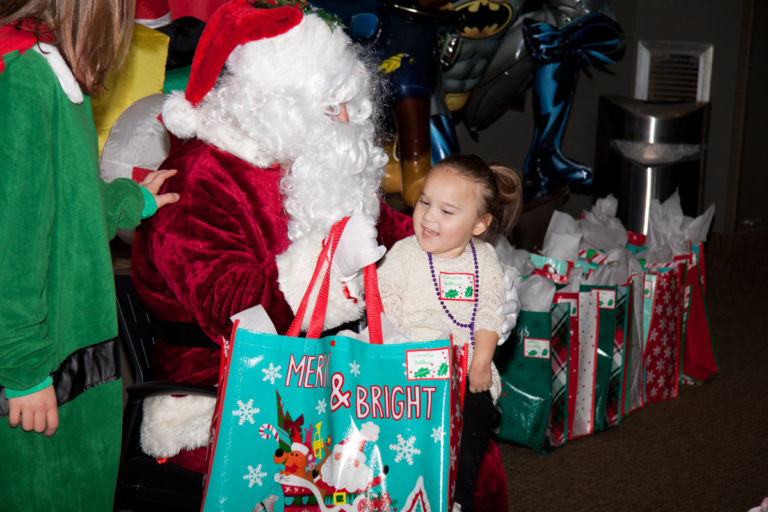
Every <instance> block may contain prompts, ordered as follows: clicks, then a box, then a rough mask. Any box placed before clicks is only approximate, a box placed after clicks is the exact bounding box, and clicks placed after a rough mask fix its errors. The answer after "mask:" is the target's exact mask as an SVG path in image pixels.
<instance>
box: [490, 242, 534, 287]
mask: <svg viewBox="0 0 768 512" xmlns="http://www.w3.org/2000/svg"><path fill="white" fill-rule="evenodd" d="M490 244H491V245H492V246H493V248H494V249H496V257H498V258H499V263H501V266H502V268H504V273H505V274H507V275H508V276H509V277H510V278H511V279H512V281H513V282H514V283H515V286H519V285H520V276H529V275H531V274H533V271H534V270H536V267H535V266H534V265H533V262H532V261H531V254H530V253H529V252H528V251H526V250H525V249H515V247H514V246H513V245H512V244H510V243H509V240H507V238H506V237H505V236H504V235H496V236H494V237H493V238H492V239H491V241H490ZM509 267H511V268H512V269H514V272H511V271H510V270H509Z"/></svg>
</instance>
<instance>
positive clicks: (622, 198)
mask: <svg viewBox="0 0 768 512" xmlns="http://www.w3.org/2000/svg"><path fill="white" fill-rule="evenodd" d="M709 112H710V104H709V103H708V102H669V103H654V102H649V101H643V100H636V99H632V98H625V97H621V96H601V97H600V107H599V114H598V125H597V131H598V133H597V146H596V154H595V177H594V180H595V181H594V191H595V193H596V194H597V196H598V197H605V196H607V195H608V194H609V193H610V194H613V195H614V196H615V197H616V198H617V199H618V203H619V204H618V212H617V216H618V218H619V219H620V220H621V221H622V223H623V224H624V226H625V227H626V228H627V229H628V230H629V231H634V232H636V233H643V234H647V232H648V213H649V208H650V203H651V200H652V199H658V200H659V201H661V202H664V201H665V200H666V199H668V198H669V196H671V195H672V194H673V193H674V192H675V190H677V191H678V193H679V195H680V205H681V207H682V209H683V213H684V214H685V215H687V216H690V217H695V216H698V215H699V213H700V208H701V205H702V203H703V198H702V195H703V191H704V165H705V156H706V144H707V136H708V132H709Z"/></svg>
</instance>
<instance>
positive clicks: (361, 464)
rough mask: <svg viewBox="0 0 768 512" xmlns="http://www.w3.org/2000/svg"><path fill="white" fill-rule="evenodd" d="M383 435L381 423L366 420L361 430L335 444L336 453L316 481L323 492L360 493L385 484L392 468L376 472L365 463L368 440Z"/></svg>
mask: <svg viewBox="0 0 768 512" xmlns="http://www.w3.org/2000/svg"><path fill="white" fill-rule="evenodd" d="M378 439H379V427H378V426H377V425H375V424H374V423H373V422H370V421H369V422H367V423H364V424H363V425H362V426H361V427H360V430H359V431H357V432H354V433H353V434H352V435H351V436H349V437H347V438H345V439H344V440H343V441H342V442H340V443H339V444H337V445H336V446H334V447H333V453H331V455H330V457H328V458H327V459H326V460H325V462H324V464H323V465H322V466H321V467H320V474H319V475H318V476H317V477H316V478H315V485H316V486H317V488H318V489H319V490H320V492H321V494H322V495H323V496H325V495H327V494H338V493H340V492H343V493H347V494H360V493H363V492H365V491H367V490H369V489H373V488H374V487H377V486H379V485H381V484H382V482H383V481H384V475H385V474H386V473H387V471H388V468H387V466H384V468H383V469H382V473H381V474H379V475H378V476H376V477H374V476H373V470H372V469H371V468H370V467H369V466H367V465H366V464H365V461H366V459H367V457H366V455H365V453H363V449H364V448H365V445H366V443H367V442H369V441H370V442H371V443H375V442H376V441H378Z"/></svg>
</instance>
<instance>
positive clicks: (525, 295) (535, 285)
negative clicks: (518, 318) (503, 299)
mask: <svg viewBox="0 0 768 512" xmlns="http://www.w3.org/2000/svg"><path fill="white" fill-rule="evenodd" d="M517 292H518V295H519V297H520V309H521V310H522V311H537V312H540V313H547V312H549V308H550V306H551V305H552V300H553V299H554V298H555V283H554V282H553V281H552V280H551V279H549V278H546V277H544V276H539V275H533V276H531V277H529V278H528V279H526V280H525V281H523V283H522V284H521V285H520V289H518V291H517Z"/></svg>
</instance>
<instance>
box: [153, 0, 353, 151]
mask: <svg viewBox="0 0 768 512" xmlns="http://www.w3.org/2000/svg"><path fill="white" fill-rule="evenodd" d="M300 4H301V5H300ZM303 4H304V3H303V2H301V1H300V0H252V1H249V0H231V1H229V2H227V3H225V4H224V5H222V6H221V7H219V9H217V10H216V12H215V13H214V14H213V16H212V17H211V20H210V21H209V22H208V24H207V25H206V27H205V30H204V31H203V34H202V37H201V38H200V42H199V44H198V47H197V50H196V52H195V57H194V60H193V61H192V69H191V71H190V77H189V82H188V84H187V88H186V91H184V92H181V91H176V92H174V93H172V94H171V96H170V97H169V98H168V100H167V101H166V103H165V105H164V106H163V122H164V123H165V126H166V128H167V129H168V130H169V131H170V132H171V133H173V134H174V135H176V136H178V137H180V138H182V139H188V138H191V137H197V138H199V139H201V140H203V141H205V142H207V143H209V144H212V145H214V146H216V147H218V148H219V149H222V150H224V151H227V152H229V153H232V154H234V155H236V156H238V157H239V158H242V159H244V160H246V161H248V162H250V163H253V164H254V165H269V164H272V163H274V162H275V161H276V160H274V156H275V155H273V154H271V153H269V151H273V150H274V148H272V147H270V149H269V150H265V149H264V148H263V147H262V142H260V141H259V140H252V137H251V135H248V134H245V133H243V132H242V129H241V125H240V124H239V121H238V122H235V121H234V119H235V118H234V117H232V116H231V115H230V113H229V112H227V109H229V108H233V109H234V110H235V111H238V112H241V111H243V110H246V109H251V108H255V105H259V104H261V103H260V102H261V101H264V100H265V98H266V97H267V96H270V95H275V96H278V97H279V96H280V95H288V96H290V97H299V96H301V97H304V98H306V99H307V101H312V100H314V98H315V97H320V96H322V95H323V94H324V93H325V92H327V91H324V90H323V89H322V88H323V87H330V85H329V84H330V82H328V83H327V82H325V81H324V79H325V78H326V77H327V76H329V73H338V72H339V71H338V70H339V69H345V70H349V73H350V74H352V73H354V72H355V71H354V70H353V66H350V65H349V64H348V62H349V60H352V59H355V56H354V54H353V53H351V52H349V47H350V46H351V44H352V43H351V40H350V39H349V37H348V36H347V35H346V34H345V33H344V31H343V30H341V29H340V28H339V26H338V24H337V22H336V20H335V18H334V17H332V16H331V15H328V14H327V13H325V12H324V11H322V10H319V9H318V10H313V9H311V8H309V7H306V8H305V7H304V6H303ZM224 68H226V75H225V76H223V77H222V78H223V80H224V83H223V84H222V87H224V88H225V89H224V90H225V91H228V92H229V94H224V95H217V94H216V93H214V91H213V90H214V88H215V87H218V86H219V84H217V81H218V80H219V79H220V76H221V75H222V70H223V69H224ZM227 87H231V89H226V88H227ZM233 91H234V92H233ZM209 93H210V94H209ZM253 98H258V99H257V100H255V102H254V103H251V100H252V99H253ZM272 105H274V103H273V104H272ZM321 115H322V112H321ZM225 119H226V120H228V121H224V120H225Z"/></svg>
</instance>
